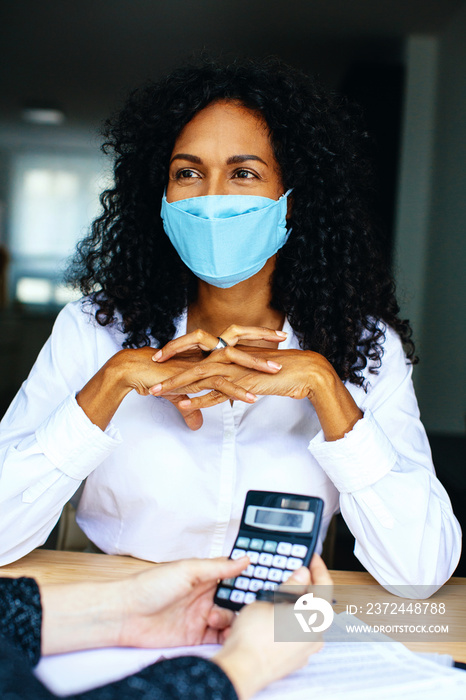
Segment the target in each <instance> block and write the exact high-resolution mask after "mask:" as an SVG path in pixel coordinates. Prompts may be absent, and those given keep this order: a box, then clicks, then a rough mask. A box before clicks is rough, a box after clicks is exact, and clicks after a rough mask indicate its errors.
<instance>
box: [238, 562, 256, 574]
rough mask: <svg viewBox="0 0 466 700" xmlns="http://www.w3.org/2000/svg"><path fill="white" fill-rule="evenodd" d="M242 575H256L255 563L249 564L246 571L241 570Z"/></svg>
mask: <svg viewBox="0 0 466 700" xmlns="http://www.w3.org/2000/svg"><path fill="white" fill-rule="evenodd" d="M241 575H242V576H249V577H251V576H254V566H253V564H249V566H248V568H247V569H246V570H245V571H242V572H241Z"/></svg>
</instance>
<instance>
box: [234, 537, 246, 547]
mask: <svg viewBox="0 0 466 700" xmlns="http://www.w3.org/2000/svg"><path fill="white" fill-rule="evenodd" d="M235 546H236V547H239V549H247V548H248V547H249V537H238V539H237V540H236V545H235Z"/></svg>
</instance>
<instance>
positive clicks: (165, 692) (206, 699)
mask: <svg viewBox="0 0 466 700" xmlns="http://www.w3.org/2000/svg"><path fill="white" fill-rule="evenodd" d="M186 698H189V700H238V696H237V694H236V691H235V689H234V688H233V685H232V684H231V682H230V680H229V678H228V676H227V675H226V674H225V673H224V672H223V671H222V670H221V668H220V667H219V666H217V664H215V663H213V661H209V660H208V659H201V658H200V657H198V656H180V657H178V658H176V659H165V660H164V661H159V662H158V663H156V664H153V665H152V666H148V668H145V669H144V670H143V671H140V672H139V673H137V674H135V675H134V676H129V677H128V678H124V679H123V680H121V681H117V682H116V683H111V684H110V685H106V686H104V687H103V688H96V689H95V690H90V691H88V692H87V693H82V694H80V695H73V697H72V698H70V697H69V696H67V700H186Z"/></svg>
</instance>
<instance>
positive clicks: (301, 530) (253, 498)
mask: <svg viewBox="0 0 466 700" xmlns="http://www.w3.org/2000/svg"><path fill="white" fill-rule="evenodd" d="M323 505H324V504H323V501H322V499H320V498H315V497H312V496H301V495H297V494H290V493H276V492H272V491H248V493H247V495H246V501H245V504H244V510H243V515H242V517H241V523H240V527H239V531H238V535H237V537H236V541H235V544H234V545H233V549H232V552H231V554H230V558H231V559H239V558H240V557H243V556H245V555H247V556H248V557H249V561H250V564H249V566H248V568H247V569H246V570H245V571H243V572H242V573H241V574H240V575H239V576H237V577H236V578H235V579H224V580H223V581H221V582H220V583H219V585H218V586H217V591H216V593H215V598H214V602H215V603H216V604H217V605H220V606H221V607H225V608H230V610H240V609H241V608H242V607H243V605H248V604H249V603H252V602H254V600H256V596H257V593H258V591H261V590H263V591H273V590H275V589H276V588H277V587H278V585H279V584H280V583H285V582H286V581H287V580H288V578H289V577H290V576H291V574H292V573H293V571H296V569H299V568H300V567H301V566H309V563H310V561H311V557H312V554H313V553H314V549H315V546H316V542H317V536H318V534H319V528H320V521H321V517H322V511H323Z"/></svg>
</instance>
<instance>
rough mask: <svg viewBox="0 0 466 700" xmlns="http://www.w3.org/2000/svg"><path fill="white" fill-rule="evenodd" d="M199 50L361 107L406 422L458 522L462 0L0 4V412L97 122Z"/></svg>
mask: <svg viewBox="0 0 466 700" xmlns="http://www.w3.org/2000/svg"><path fill="white" fill-rule="evenodd" d="M202 49H207V50H208V51H211V52H213V53H219V52H220V53H223V54H228V55H232V56H233V55H251V56H262V55H269V54H276V55H279V56H281V57H282V58H284V59H285V60H286V61H288V62H290V63H292V64H294V65H296V66H298V67H301V68H303V69H304V70H305V71H307V72H310V73H317V74H318V75H320V77H321V79H322V80H323V81H324V82H325V83H327V84H328V85H329V86H330V87H332V88H334V89H336V90H339V91H341V92H344V93H346V94H348V95H349V96H350V97H352V98H354V99H356V100H357V101H359V102H360V104H361V105H362V106H363V108H364V110H365V114H366V120H367V123H368V126H369V129H370V130H371V131H372V132H373V134H374V136H375V140H376V144H377V145H376V149H375V153H374V157H375V160H376V167H377V172H378V180H379V188H380V196H379V209H380V211H379V214H380V217H381V219H382V221H383V223H384V231H385V242H386V251H387V256H388V258H389V259H390V260H391V263H392V265H393V269H394V272H395V276H396V279H397V283H398V289H399V296H400V301H401V305H402V314H403V315H404V316H405V317H407V318H409V319H410V320H411V322H412V325H413V327H414V339H415V341H416V344H417V346H418V351H419V355H420V357H421V362H420V364H419V365H418V366H417V367H416V368H415V384H416V388H417V392H418V398H419V403H420V407H421V414H422V418H423V420H424V423H425V425H426V428H427V430H428V433H429V437H430V439H431V444H432V448H433V451H434V457H435V460H436V464H437V469H438V471H439V474H440V476H441V478H442V480H443V482H444V483H445V484H446V486H447V488H448V489H449V491H450V493H451V494H452V496H453V500H454V502H455V503H454V505H455V508H456V509H457V511H460V512H462V511H463V510H464V509H465V503H466V498H465V496H466V470H465V466H466V460H465V450H464V445H465V423H466V351H465V347H466V323H465V321H466V318H465V316H466V314H465V299H466V289H465V284H466V282H465V278H466V265H465V262H466V235H465V232H466V167H465V162H466V119H465V116H464V115H465V114H466V70H465V68H466V3H465V2H460V0H422V1H421V0H393V1H391V2H378V3H376V2H367V0H346V1H345V2H340V1H339V0H314V1H309V0H288V2H286V3H282V2H274V1H273V0H268V1H265V0H235V2H228V1H226V0H224V1H223V2H222V1H221V0H196V1H195V2H193V1H191V0H184V1H183V0H171V1H170V2H158V1H157V0H79V2H78V0H42V2H40V3H38V2H36V0H16V2H15V3H3V5H2V7H1V9H0V265H1V267H2V278H1V286H0V304H1V305H2V310H1V312H0V313H1V315H0V322H1V327H0V415H1V414H2V413H3V411H4V410H5V409H6V407H7V405H8V403H9V401H10V400H11V398H12V397H13V395H14V393H15V392H16V390H17V388H18V386H19V385H20V383H21V382H22V381H23V380H24V378H25V377H26V376H27V373H28V371H29V369H30V367H31V365H32V363H33V361H34V358H35V356H36V355H37V352H38V350H39V349H40V347H41V345H42V344H43V342H44V341H45V339H46V337H47V336H48V334H49V332H50V328H51V325H52V323H53V319H54V317H55V315H56V313H57V312H58V310H59V308H60V306H61V305H62V304H63V303H65V301H66V300H67V299H68V298H69V291H68V290H67V289H65V288H63V286H62V285H61V280H60V277H61V273H62V270H63V268H64V266H65V263H64V262H63V260H64V259H66V256H67V255H68V254H69V253H70V252H71V250H72V248H73V245H74V243H75V241H76V240H77V239H78V238H79V237H81V236H82V234H83V232H84V231H85V229H86V226H87V225H88V223H89V221H90V220H91V219H92V217H93V216H94V215H95V213H96V211H97V208H98V203H97V193H98V191H99V190H100V189H101V188H102V187H103V185H104V183H105V178H106V177H107V175H106V164H105V162H104V160H103V159H102V157H101V156H100V155H99V136H98V128H99V125H100V123H101V122H102V120H103V119H104V118H105V117H106V116H108V115H109V114H110V113H111V112H112V111H113V110H114V109H116V108H117V107H118V105H119V104H121V101H122V100H123V98H124V96H125V95H126V93H127V92H128V91H129V90H130V89H132V88H134V87H136V86H138V85H140V84H141V83H143V82H144V81H145V80H146V79H147V78H156V77H157V76H160V75H161V74H163V73H164V72H166V71H167V70H170V69H171V68H173V67H175V66H176V65H178V64H179V63H180V62H181V61H183V60H184V59H185V58H187V57H189V56H190V55H191V53H192V52H195V51H197V52H198V51H200V50H202ZM38 110H39V111H38ZM47 115H48V116H47ZM38 120H39V121H38ZM463 517H464V516H462V518H463Z"/></svg>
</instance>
